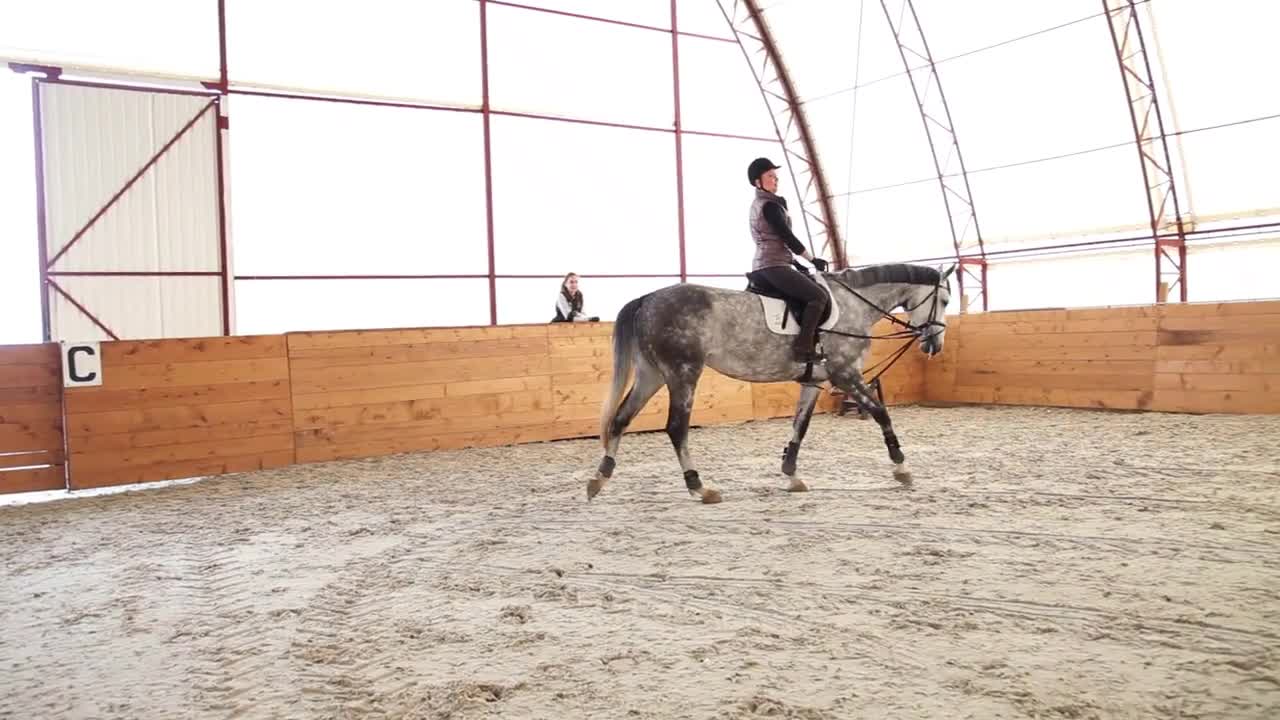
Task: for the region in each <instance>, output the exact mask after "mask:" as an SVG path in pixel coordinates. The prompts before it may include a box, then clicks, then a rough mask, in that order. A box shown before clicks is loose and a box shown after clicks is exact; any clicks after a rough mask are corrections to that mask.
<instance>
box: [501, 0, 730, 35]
mask: <svg viewBox="0 0 1280 720" xmlns="http://www.w3.org/2000/svg"><path fill="white" fill-rule="evenodd" d="M483 1H484V2H488V3H489V4H490V5H501V6H503V7H509V8H515V9H517V10H529V11H531V12H537V13H543V14H545V15H559V16H561V17H568V18H574V19H576V20H590V21H593V22H599V23H605V24H606V25H620V26H622V27H629V28H635V29H637V30H653V31H656V32H663V33H672V34H675V35H683V36H685V37H693V38H699V39H701V40H714V41H716V42H727V43H731V42H733V40H731V39H729V38H723V37H716V36H715V35H703V34H701V33H691V32H679V31H677V30H676V26H675V17H674V15H673V16H672V19H671V22H672V25H671V27H670V28H669V29H668V28H664V27H659V26H657V25H644V24H642V23H633V22H627V21H626V20H614V19H612V18H606V17H600V16H598V15H584V14H582V13H575V12H568V11H565V10H554V9H552V8H546V7H536V6H534V5H523V4H521V3H516V2H508V0H483Z"/></svg>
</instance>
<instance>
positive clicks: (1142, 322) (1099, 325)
mask: <svg viewBox="0 0 1280 720" xmlns="http://www.w3.org/2000/svg"><path fill="white" fill-rule="evenodd" d="M1156 323H1157V320H1156V318H1154V317H1146V318H1141V317H1118V318H1098V319H1092V320H1070V319H1063V320H1014V321H1009V322H1003V323H985V324H977V325H972V326H967V327H965V332H966V333H969V334H972V335H973V336H975V337H985V336H988V335H1001V334H1004V335H1052V334H1059V333H1110V332H1125V333H1132V332H1140V331H1151V330H1155V329H1156Z"/></svg>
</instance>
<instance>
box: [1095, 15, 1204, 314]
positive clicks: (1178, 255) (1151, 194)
mask: <svg viewBox="0 0 1280 720" xmlns="http://www.w3.org/2000/svg"><path fill="white" fill-rule="evenodd" d="M1102 7H1103V10H1104V11H1105V14H1106V16H1107V26H1108V27H1109V28H1110V29H1111V43H1112V45H1113V46H1114V47H1115V50H1116V62H1117V63H1118V64H1119V67H1120V79H1121V80H1122V81H1123V83H1124V94H1125V98H1126V100H1127V102H1128V105H1129V119H1130V120H1131V121H1132V122H1133V140H1134V145H1135V146H1136V147H1137V149H1138V162H1139V163H1140V164H1141V166H1142V182H1143V185H1144V186H1145V187H1146V196H1147V213H1148V215H1149V217H1150V220H1151V240H1152V241H1153V242H1154V243H1155V260H1156V302H1165V301H1166V300H1167V299H1168V292H1169V291H1170V290H1172V289H1173V288H1175V287H1176V288H1177V290H1178V299H1179V300H1180V301H1181V302H1186V301H1187V234H1186V227H1185V225H1184V223H1183V218H1182V207H1181V205H1180V204H1179V203H1178V188H1177V183H1176V182H1175V181H1174V172H1173V161H1172V158H1171V155H1170V154H1169V143H1168V136H1167V135H1165V131H1164V116H1163V114H1162V113H1161V112H1160V101H1159V99H1158V98H1157V97H1156V84H1155V79H1154V78H1153V76H1152V74H1151V60H1150V58H1149V56H1148V55H1147V43H1146V40H1145V39H1144V38H1143V34H1142V26H1141V25H1140V24H1139V23H1138V6H1137V3H1135V2H1134V0H1102ZM1121 23H1123V24H1121ZM1153 119H1154V120H1155V127H1154V128H1152V123H1151V121H1152V120H1153ZM1161 161H1163V164H1161ZM1170 203H1172V204H1173V217H1172V218H1170V217H1169V204H1170ZM1166 228H1167V229H1166ZM1170 231H1171V232H1170Z"/></svg>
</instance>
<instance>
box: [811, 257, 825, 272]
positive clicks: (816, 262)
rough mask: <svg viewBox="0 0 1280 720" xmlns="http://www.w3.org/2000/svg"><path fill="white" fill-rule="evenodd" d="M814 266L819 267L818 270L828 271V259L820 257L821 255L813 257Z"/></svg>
mask: <svg viewBox="0 0 1280 720" xmlns="http://www.w3.org/2000/svg"><path fill="white" fill-rule="evenodd" d="M813 266H814V267H815V268H817V270H818V272H826V271H827V261H826V260H823V259H822V258H820V257H816V258H814V259H813Z"/></svg>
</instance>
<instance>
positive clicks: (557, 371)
mask: <svg viewBox="0 0 1280 720" xmlns="http://www.w3.org/2000/svg"><path fill="white" fill-rule="evenodd" d="M584 372H593V373H597V374H601V375H603V376H604V377H605V378H611V377H613V356H612V355H587V356H581V357H563V356H552V357H551V374H552V375H556V376H558V375H566V374H571V373H584Z"/></svg>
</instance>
